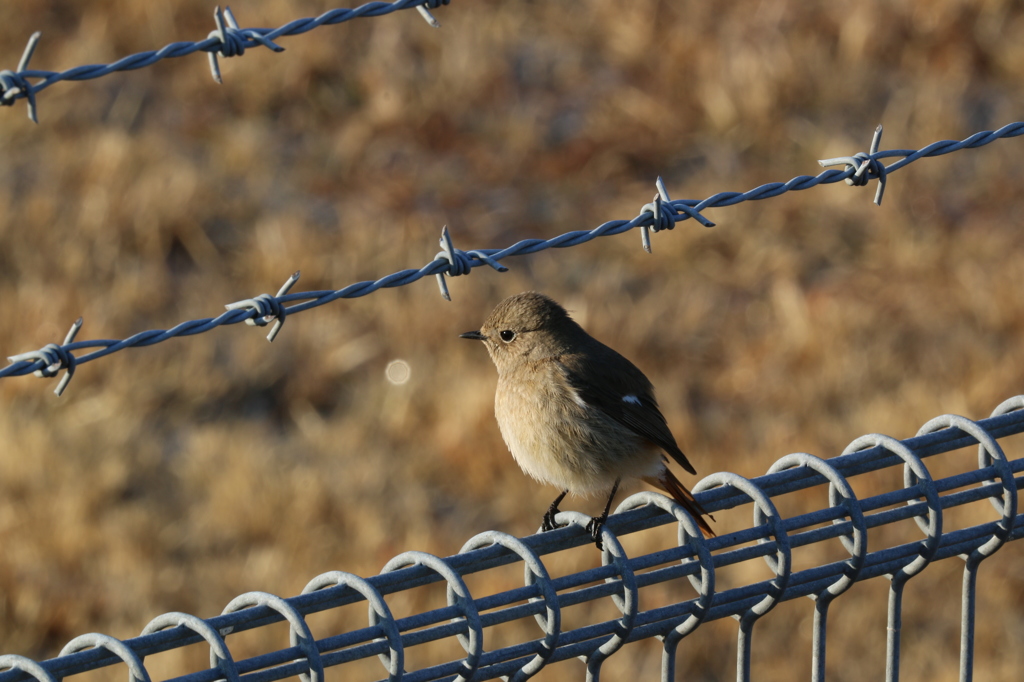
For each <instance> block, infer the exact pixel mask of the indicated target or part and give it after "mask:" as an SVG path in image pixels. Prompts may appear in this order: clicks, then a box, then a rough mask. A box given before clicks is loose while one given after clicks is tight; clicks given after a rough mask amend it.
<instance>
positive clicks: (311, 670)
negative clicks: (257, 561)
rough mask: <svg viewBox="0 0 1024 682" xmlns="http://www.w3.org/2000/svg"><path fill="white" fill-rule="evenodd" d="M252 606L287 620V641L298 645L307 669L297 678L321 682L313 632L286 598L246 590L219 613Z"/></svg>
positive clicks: (322, 677) (321, 671) (322, 671)
mask: <svg viewBox="0 0 1024 682" xmlns="http://www.w3.org/2000/svg"><path fill="white" fill-rule="evenodd" d="M254 606H266V607H267V608H269V609H272V610H273V611H276V612H277V613H279V614H281V615H282V616H284V619H285V620H286V621H288V625H289V628H288V630H289V632H288V641H289V642H290V643H291V645H292V646H293V647H298V648H299V649H300V650H301V651H302V653H303V654H304V655H305V657H306V670H307V671H306V672H302V673H299V679H300V680H302V682H323V680H324V666H323V662H322V661H321V660H320V650H319V649H317V646H316V640H315V639H313V633H312V632H310V629H309V625H308V624H307V623H306V619H305V618H303V617H302V614H300V613H299V612H298V610H296V608H295V607H294V606H292V605H291V604H289V603H288V602H287V600H285V599H282V598H281V597H278V596H277V595H275V594H270V593H269V592H246V593H245V594H241V595H239V596H237V597H235V598H234V599H232V600H231V601H230V602H229V603H228V605H227V606H225V607H224V610H223V611H221V615H225V614H228V613H234V612H236V611H241V610H242V609H247V608H252V607H254Z"/></svg>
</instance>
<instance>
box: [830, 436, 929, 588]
mask: <svg viewBox="0 0 1024 682" xmlns="http://www.w3.org/2000/svg"><path fill="white" fill-rule="evenodd" d="M874 447H880V448H882V449H884V450H886V451H888V452H891V453H892V454H894V455H896V456H897V457H899V458H900V459H902V460H903V485H904V488H913V487H916V488H917V490H918V492H919V493H920V495H921V496H922V497H924V498H925V504H926V506H927V507H928V514H927V519H922V518H921V516H920V515H915V516H914V522H915V523H916V524H917V527H918V528H920V529H921V531H922V532H923V533H924V534H925V539H924V540H923V542H922V545H921V551H920V552H918V554H917V556H916V557H914V559H913V560H911V561H910V562H909V563H907V564H906V565H905V566H903V568H901V569H900V570H899V571H898V572H896V573H893V574H891V575H892V579H893V580H897V581H905V580H909V579H910V578H912V577H913V576H915V575H917V574H918V573H920V572H921V571H922V570H924V567H925V566H927V565H928V563H929V562H930V561H931V560H932V558H933V557H934V556H935V552H936V551H937V550H938V549H939V544H940V542H941V540H942V502H940V501H939V493H938V491H937V490H936V488H935V483H934V482H933V481H932V477H931V474H930V473H929V472H928V468H927V467H926V466H925V465H924V462H922V461H921V458H920V457H918V456H917V455H915V454H914V453H913V452H911V450H910V448H908V447H907V446H906V445H905V444H904V443H902V442H900V441H898V440H896V439H895V438H893V437H891V436H886V435H883V434H880V433H870V434H867V435H864V436H861V437H860V438H857V439H856V440H854V441H853V442H852V443H850V444H849V445H847V446H846V449H845V450H843V455H849V454H852V453H854V452H858V451H860V450H867V449H869V448H874ZM907 504H908V505H912V504H915V502H914V501H908V502H907Z"/></svg>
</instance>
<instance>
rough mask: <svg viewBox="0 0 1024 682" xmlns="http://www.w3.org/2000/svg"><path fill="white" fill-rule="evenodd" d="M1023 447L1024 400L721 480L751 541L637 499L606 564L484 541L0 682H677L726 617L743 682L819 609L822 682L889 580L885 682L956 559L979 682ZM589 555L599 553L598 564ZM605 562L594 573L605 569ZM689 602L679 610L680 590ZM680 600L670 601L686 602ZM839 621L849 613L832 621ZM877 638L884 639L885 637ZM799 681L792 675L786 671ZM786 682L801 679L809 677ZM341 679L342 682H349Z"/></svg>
mask: <svg viewBox="0 0 1024 682" xmlns="http://www.w3.org/2000/svg"><path fill="white" fill-rule="evenodd" d="M1019 433H1024V395H1020V396H1016V397H1014V398H1011V399H1009V400H1007V401H1005V402H1003V403H1002V404H1000V405H999V406H998V407H997V408H996V409H995V410H994V411H993V413H992V416H991V417H989V418H988V419H983V420H980V421H972V420H969V419H966V418H964V417H960V416H956V415H944V416H941V417H937V418H935V419H933V420H931V421H929V422H928V423H927V424H925V425H924V426H922V427H921V429H920V430H919V431H918V434H917V435H916V436H915V437H913V438H907V439H904V440H896V439H894V438H890V437H888V436H883V435H879V434H871V435H867V436H863V437H861V438H858V439H856V440H854V441H853V442H852V443H850V445H849V446H848V447H847V448H846V449H845V450H844V452H843V453H842V454H841V455H839V456H837V457H833V458H831V459H828V460H824V459H820V458H818V457H815V456H813V455H810V454H807V453H795V454H791V455H787V456H785V457H783V458H781V459H779V460H778V461H777V462H775V463H774V464H773V465H772V466H771V467H770V468H769V469H768V473H767V474H766V475H764V476H759V477H757V478H753V479H747V478H744V477H742V476H739V475H737V474H734V473H717V474H712V475H711V476H708V477H707V478H705V479H703V480H702V481H700V482H699V483H698V484H697V485H696V486H695V487H694V491H695V496H696V498H697V501H698V502H699V503H700V505H701V506H702V507H704V508H705V509H707V510H708V511H711V512H717V511H720V510H724V509H730V508H735V507H746V506H750V507H751V509H752V512H753V522H752V524H751V525H750V527H748V528H745V529H743V530H739V531H736V532H732V533H728V534H725V535H722V536H720V537H716V538H711V539H705V538H704V537H703V536H702V535H701V532H700V529H699V527H698V526H697V524H696V522H695V520H694V519H693V518H692V517H691V516H690V515H689V514H688V513H687V512H686V510H685V509H683V508H682V507H681V506H679V505H678V504H677V503H675V502H674V501H672V500H671V499H669V498H667V497H665V496H663V495H660V494H656V493H651V492H644V493H639V494H637V495H633V496H631V497H629V498H628V499H627V500H625V501H624V502H623V503H622V504H621V505H619V508H618V509H617V510H616V512H615V514H614V515H613V516H611V517H610V518H609V520H608V523H607V525H606V526H605V528H604V530H603V542H604V549H603V551H602V552H601V554H600V558H601V562H600V563H601V565H600V566H598V567H595V568H590V569H587V570H583V571H580V572H577V573H573V574H570V575H565V576H562V577H557V578H556V577H552V576H551V574H550V573H549V572H548V570H547V568H546V567H545V564H544V561H543V558H542V557H544V556H546V555H549V554H552V553H554V552H559V551H562V550H565V549H569V548H573V547H578V546H582V545H590V544H591V542H592V540H591V538H590V535H589V534H588V533H587V532H586V531H585V530H584V527H585V525H586V523H587V521H588V520H589V517H587V516H585V515H583V514H580V513H578V512H571V511H570V512H562V513H561V514H560V515H559V516H558V522H559V523H564V524H567V525H566V526H565V527H564V528H560V529H558V530H555V531H551V532H548V533H541V534H537V535H532V536H529V537H525V538H516V537H513V536H511V535H508V534H506V533H502V532H499V531H487V532H484V533H481V534H479V535H477V536H475V537H473V538H471V539H470V540H469V541H468V542H466V544H465V545H464V546H463V547H462V549H461V550H460V551H459V552H458V553H457V554H455V555H452V556H448V557H445V558H441V557H438V556H434V555H431V554H426V553H424V552H405V553H403V554H400V555H399V556H397V557H395V558H394V559H392V560H391V561H389V562H387V564H386V565H385V566H384V568H383V569H382V570H381V572H380V574H379V575H376V576H373V577H370V578H362V577H359V576H357V575H353V574H351V573H346V572H343V571H330V572H328V573H324V574H322V575H319V576H317V577H315V578H313V579H312V580H311V581H310V582H309V584H308V585H307V586H306V588H305V589H304V590H303V591H302V593H301V594H300V595H298V596H295V597H291V598H288V599H284V598H281V597H278V596H275V595H272V594H268V593H264V592H249V593H246V594H243V595H240V596H239V597H237V598H235V599H234V600H232V601H231V603H229V604H228V605H227V606H226V607H225V608H224V610H223V611H222V613H221V615H219V616H214V617H211V618H205V619H204V618H199V617H197V616H193V615H189V614H185V613H166V614H163V615H160V616H157V617H156V618H154V619H153V620H152V621H151V622H150V623H149V624H148V625H146V626H144V627H143V628H142V630H141V634H140V635H139V636H138V637H134V638H131V639H126V640H119V639H116V638H114V637H112V636H110V635H105V634H95V633H93V634H88V635H82V636H81V637H76V638H75V639H73V640H72V641H71V642H69V643H68V644H67V646H65V647H64V649H63V650H62V651H61V652H60V654H59V655H58V656H57V657H56V658H52V659H49V660H46V661H42V662H37V661H33V660H31V659H28V658H25V657H22V656H17V655H7V656H0V668H4V669H7V668H9V670H7V671H6V672H3V673H0V682H20V681H21V680H32V679H35V680H38V681H39V682H55V681H56V680H61V679H66V678H67V677H68V676H71V675H76V674H80V673H83V672H86V671H89V670H95V669H97V668H103V667H108V666H115V665H120V664H124V665H126V666H127V667H128V671H129V674H130V677H131V679H133V680H135V681H136V682H150V679H151V677H150V673H149V671H147V669H146V666H145V657H146V656H149V655H151V654H154V653H158V652H162V651H168V650H171V649H176V648H180V647H184V646H187V645H190V644H195V643H200V642H203V641H205V642H206V643H207V645H208V646H209V647H210V667H209V668H208V669H205V670H198V671H194V672H189V673H184V674H181V675H179V676H177V677H174V678H171V679H173V680H174V682H213V681H214V680H218V679H223V680H227V681H228V682H241V681H243V680H244V681H248V682H257V681H258V682H269V681H270V680H279V679H285V678H289V677H294V676H296V675H298V676H299V677H300V678H301V679H302V680H303V681H304V682H322V680H323V679H324V671H325V669H327V668H331V667H336V666H342V667H341V668H340V672H341V673H342V674H345V672H346V669H345V668H344V665H345V664H346V663H349V662H351V661H356V660H360V659H366V658H372V657H374V656H376V657H378V658H379V659H380V662H381V666H382V671H381V674H382V675H383V676H384V679H387V680H403V681H404V682H424V681H427V680H489V679H496V678H499V677H502V678H507V679H511V680H516V681H521V680H526V679H528V678H529V677H531V676H532V675H535V674H536V673H537V672H539V671H540V670H541V669H543V668H545V667H546V666H550V665H554V664H556V663H557V662H559V661H563V660H567V659H571V658H581V659H583V660H584V661H585V662H586V665H587V668H586V670H587V673H586V676H587V679H588V680H597V679H599V677H600V674H601V667H602V664H603V663H604V662H605V661H606V660H608V658H610V657H611V656H614V655H615V654H616V652H618V651H619V650H620V649H621V648H622V647H623V646H625V645H627V644H628V643H629V642H634V641H637V640H640V639H648V638H652V637H657V638H658V639H659V640H661V642H662V669H661V671H662V679H663V680H674V679H675V666H676V657H677V650H678V648H679V644H680V642H681V641H682V640H683V639H685V638H686V637H687V636H688V635H690V634H691V633H693V632H694V631H695V630H696V629H697V628H698V627H699V626H700V625H701V624H702V623H704V622H706V621H709V620H716V619H721V618H727V617H734V618H736V619H737V620H738V628H737V629H738V645H737V651H738V657H737V678H738V679H739V680H748V679H750V668H751V661H750V645H751V641H752V639H753V637H754V634H755V625H756V623H758V622H759V621H760V620H762V619H764V618H770V615H769V612H770V611H771V610H772V608H774V607H775V606H776V605H777V604H779V603H780V602H783V601H789V600H793V599H797V598H798V597H810V598H811V599H812V600H813V602H814V604H813V608H814V631H813V632H814V634H813V646H812V650H813V654H812V661H811V662H810V663H811V669H812V679H814V680H822V679H824V671H825V653H826V642H827V637H826V623H827V617H828V614H829V608H830V606H831V605H833V604H835V603H836V602H837V601H838V602H842V596H843V594H844V593H845V592H846V590H847V589H848V588H849V587H850V586H851V585H852V584H854V583H855V582H858V581H863V580H870V579H872V578H879V577H885V578H886V579H888V580H889V581H890V585H891V587H890V592H889V594H890V597H889V608H888V617H887V623H885V627H887V628H888V633H889V637H888V645H887V654H886V662H887V663H886V670H887V679H888V680H891V681H893V682H895V680H897V679H898V678H899V661H900V638H901V614H902V597H903V594H904V591H905V587H906V586H907V584H908V582H909V581H910V580H911V579H912V578H914V577H916V576H918V575H920V574H921V573H922V572H923V571H924V570H926V569H927V567H928V566H929V565H930V564H932V563H934V562H936V561H941V560H944V559H949V558H951V557H957V556H958V557H960V558H961V559H962V560H964V563H965V569H964V580H963V585H962V625H961V630H962V637H961V644H960V666H961V680H969V679H971V675H972V670H973V661H974V622H975V618H976V606H975V603H976V602H975V593H976V588H977V584H978V575H979V569H980V566H981V563H982V562H983V561H985V560H986V559H988V558H989V557H991V556H992V555H993V554H995V553H996V552H997V551H998V550H999V549H1000V548H1001V547H1002V546H1003V545H1004V544H1005V543H1007V542H1010V541H1012V540H1017V539H1020V538H1021V537H1022V536H1024V514H1022V513H1018V493H1017V491H1018V490H1019V488H1020V487H1021V485H1022V484H1024V475H1021V474H1022V472H1024V453H1015V455H1014V456H1013V457H1012V458H1011V457H1007V455H1006V454H1005V453H1004V452H1003V449H1002V447H1001V445H1000V443H999V440H1000V439H1003V438H1006V437H1008V436H1010V435H1013V434H1019ZM975 444H976V445H977V446H978V455H977V462H978V463H977V467H974V466H965V467H964V468H963V471H962V473H957V474H954V475H951V476H947V477H944V478H938V479H935V478H933V477H932V476H931V474H930V472H929V469H928V467H927V466H926V464H925V460H926V459H927V458H928V457H931V456H934V455H937V454H940V453H946V452H951V451H954V450H959V449H962V448H968V447H971V446H973V445H975ZM893 467H902V469H903V480H904V485H903V487H902V488H899V489H897V490H892V491H890V492H885V493H881V494H877V495H873V496H871V497H866V498H863V499H860V498H858V497H857V496H856V494H855V493H854V488H853V486H852V485H851V479H854V478H855V477H856V476H858V475H861V474H864V473H867V472H872V471H880V470H883V469H890V468H893ZM821 486H824V487H825V490H827V494H828V506H826V507H824V508H821V509H817V510H815V511H811V512H808V513H804V514H800V515H798V516H791V517H788V518H783V517H782V516H781V515H780V514H779V512H778V510H777V508H776V506H775V504H774V501H773V498H777V497H778V496H780V495H784V494H786V493H791V492H794V491H797V490H805V489H809V488H815V487H821ZM985 499H988V500H989V501H990V502H991V503H992V506H993V508H994V510H995V515H994V518H993V519H992V520H990V521H987V522H984V523H979V524H977V525H974V526H970V527H967V528H961V529H958V530H948V529H947V528H945V527H944V525H943V515H944V514H945V512H946V511H947V510H949V509H952V508H955V507H959V506H962V505H966V504H971V503H974V502H979V501H982V500H985ZM907 519H913V520H914V521H915V522H916V524H917V526H918V528H919V529H920V531H921V537H919V538H912V539H909V540H908V541H906V542H904V543H902V544H899V545H895V546H890V547H876V548H869V546H868V542H867V538H868V531H869V529H873V528H879V527H882V526H887V525H890V524H895V523H898V522H900V521H905V520H907ZM666 524H676V526H677V528H678V533H677V537H678V542H677V545H676V546H674V547H665V548H664V549H661V550H659V551H656V552H652V553H649V554H644V555H641V556H635V557H633V556H629V555H628V554H627V553H626V551H625V550H624V549H623V546H622V543H621V542H620V541H619V538H621V537H622V536H624V535H627V534H631V533H637V532H643V531H646V530H649V529H652V528H655V527H658V526H663V525H666ZM835 539H838V540H839V541H840V542H841V543H842V545H843V547H844V548H845V549H846V551H847V552H849V558H848V559H845V560H840V561H834V562H831V563H825V564H821V565H816V566H812V567H810V568H806V569H803V570H794V568H793V562H792V555H793V551H794V550H796V549H798V548H800V547H806V546H809V545H813V544H815V543H823V542H828V541H830V540H831V541H834V540H835ZM593 551H595V552H596V551H597V550H593ZM596 558H597V557H596V556H595V560H596ZM759 558H760V559H763V560H764V561H765V562H766V563H767V564H768V567H769V569H770V570H771V572H772V577H771V578H770V579H768V580H762V581H759V582H755V583H751V584H745V585H740V586H737V587H732V588H728V589H719V588H717V587H716V582H715V575H716V571H718V570H719V569H721V568H723V567H726V566H731V565H734V564H739V563H742V562H757V561H758V559H759ZM520 562H521V563H522V564H523V567H524V571H525V574H524V575H525V584H524V586H523V587H520V588H516V589H512V590H508V591H505V592H500V593H498V594H491V595H486V596H479V595H474V594H473V593H472V592H471V591H470V589H469V588H468V587H467V585H466V582H465V580H464V576H466V575H469V574H475V573H481V572H486V571H489V570H493V569H495V568H497V567H499V566H504V565H507V564H512V563H520ZM439 582H443V583H445V584H446V592H447V596H448V598H447V604H448V605H447V606H446V607H444V608H438V609H433V610H430V611H426V612H423V613H416V614H413V615H410V616H408V617H404V618H396V617H395V616H394V615H393V613H392V612H391V609H390V608H389V607H388V603H387V599H386V598H385V597H387V596H388V595H393V594H395V593H398V592H402V591H405V590H410V589H413V588H415V587H419V586H423V585H427V584H430V583H439ZM663 583H671V584H672V585H673V586H674V587H673V593H678V594H679V595H680V597H679V601H677V602H675V603H669V604H660V605H653V606H652V605H651V604H649V603H647V601H646V600H645V593H644V592H643V588H645V587H649V586H651V585H658V584H663ZM687 584H689V586H690V587H692V591H693V592H694V593H695V596H693V597H691V598H685V597H684V594H685V593H686V592H688V591H689V590H687V588H686V585H687ZM676 588H678V589H676ZM604 599H611V601H612V603H613V604H614V605H615V606H616V607H617V609H618V611H619V616H617V617H615V618H613V619H611V620H607V621H603V622H597V623H591V624H588V625H584V626H581V627H578V628H572V629H564V628H563V626H562V621H561V617H560V614H561V612H562V610H563V609H565V608H566V607H569V606H571V605H574V604H580V603H584V602H594V601H598V600H604ZM356 602H366V604H367V606H368V612H369V621H368V624H367V626H366V627H364V628H359V629H355V630H351V631H347V632H342V633H340V634H331V635H328V636H319V637H318V633H316V632H314V631H313V629H312V628H311V627H310V626H309V624H308V623H307V621H306V617H307V616H309V615H310V614H313V613H318V612H322V611H327V610H330V609H336V608H339V607H341V606H343V605H346V604H352V603H356ZM840 608H842V607H840ZM518 620H524V621H531V620H532V621H535V622H536V624H537V626H538V627H539V633H538V636H537V637H536V638H535V639H528V640H526V641H522V642H518V643H515V644H512V645H509V646H503V647H500V648H497V649H488V648H487V646H486V642H487V640H488V634H489V628H493V627H494V626H496V625H498V624H501V623H507V622H512V621H518ZM281 621H286V622H287V623H288V625H289V631H290V639H289V642H288V643H287V646H282V647H281V648H280V649H278V650H275V651H270V652H266V653H264V654H261V655H258V656H254V657H251V658H247V659H244V660H236V659H235V658H234V657H233V656H232V653H231V648H230V646H229V645H228V641H227V636H228V634H229V633H237V632H241V631H245V630H251V629H253V628H261V627H265V626H267V625H270V624H272V623H277V622H281ZM878 627H879V628H881V627H883V624H882V623H879V624H878ZM450 638H455V639H456V640H457V641H458V642H459V644H460V645H461V648H462V650H463V651H464V653H465V655H464V656H460V657H458V658H456V659H454V660H450V661H447V662H444V663H440V664H437V665H431V666H428V667H425V668H421V669H416V670H409V669H406V664H405V661H406V660H407V659H406V655H405V654H406V651H407V650H408V649H409V648H411V647H415V646H417V645H420V644H425V643H428V642H436V641H439V640H447V639H450ZM796 665H798V664H797V662H795V661H794V666H796ZM800 665H801V667H800V668H799V671H797V670H796V669H794V673H795V676H799V675H802V674H803V672H802V671H803V670H805V668H803V667H802V665H803V664H800ZM345 679H349V678H348V677H346V678H345Z"/></svg>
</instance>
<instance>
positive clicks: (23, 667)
mask: <svg viewBox="0 0 1024 682" xmlns="http://www.w3.org/2000/svg"><path fill="white" fill-rule="evenodd" d="M0 670H20V671H22V672H24V673H28V674H29V675H31V676H32V677H34V678H35V679H36V680H37V682H57V678H55V677H54V676H53V675H52V674H50V671H49V670H47V669H46V668H44V667H43V666H41V665H39V664H38V663H36V662H35V661H33V660H32V659H31V658H26V657H25V656H16V655H14V654H4V655H3V656H0Z"/></svg>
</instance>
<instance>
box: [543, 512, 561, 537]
mask: <svg viewBox="0 0 1024 682" xmlns="http://www.w3.org/2000/svg"><path fill="white" fill-rule="evenodd" d="M557 513H558V510H557V509H556V510H555V511H554V513H552V512H551V511H548V513H547V514H545V515H544V521H543V523H541V524H540V530H541V532H542V533H547V532H548V531H552V530H556V529H558V528H565V524H564V523H555V514H557Z"/></svg>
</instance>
